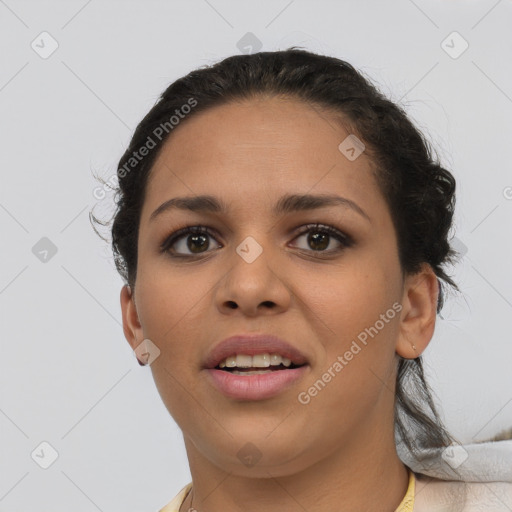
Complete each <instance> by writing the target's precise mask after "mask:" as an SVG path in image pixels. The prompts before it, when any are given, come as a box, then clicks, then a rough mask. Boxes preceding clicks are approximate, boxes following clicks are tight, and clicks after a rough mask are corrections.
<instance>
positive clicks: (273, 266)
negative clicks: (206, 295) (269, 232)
mask: <svg viewBox="0 0 512 512" xmlns="http://www.w3.org/2000/svg"><path fill="white" fill-rule="evenodd" d="M227 265H229V268H228V269H227V272H226V275H225V277H224V278H223V279H222V281H221V283H220V285H219V287H218V288H217V291H216V302H217V307H218V309H219V311H220V312H221V313H223V314H234V313H235V311H237V312H238V314H243V315H245V316H248V317H255V316H258V315H269V314H277V313H282V312H283V311H286V310H287V309H288V308H289V306H290V302H291V293H290V290H289V287H288V286H287V285H286V284H285V280H286V265H285V261H284V260H282V261H281V260H280V258H279V255H277V254H276V252H275V251H274V252H273V251H272V250H270V249H269V248H268V247H267V248H265V249H263V246H262V245H260V244H258V243H257V242H256V240H255V239H253V238H251V237H248V238H247V239H246V242H245V243H244V242H242V243H241V244H240V245H239V246H238V247H237V250H236V251H234V254H233V255H232V256H231V258H230V259H229V262H228V263H227Z"/></svg>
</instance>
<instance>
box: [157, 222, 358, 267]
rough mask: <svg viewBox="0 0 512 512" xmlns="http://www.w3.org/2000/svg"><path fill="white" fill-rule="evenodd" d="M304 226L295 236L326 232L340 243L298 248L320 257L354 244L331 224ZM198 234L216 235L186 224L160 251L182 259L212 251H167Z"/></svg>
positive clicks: (162, 245)
mask: <svg viewBox="0 0 512 512" xmlns="http://www.w3.org/2000/svg"><path fill="white" fill-rule="evenodd" d="M304 228H305V229H304V230H302V231H300V232H299V233H298V234H297V235H296V236H295V238H298V237H300V236H302V235H304V234H307V233H308V232H310V231H313V232H318V233H324V234H328V235H330V236H331V237H333V238H334V239H336V240H337V241H338V242H340V243H341V245H342V247H340V248H338V249H331V250H328V251H325V250H319V251H314V250H313V249H310V250H308V249H299V250H302V251H308V252H312V253H316V254H318V255H319V257H320V258H321V257H322V254H323V255H331V254H333V253H338V252H341V251H343V250H344V249H345V248H348V247H351V246H352V245H353V244H354V241H353V239H352V238H351V237H350V236H349V235H346V234H345V233H342V232H341V231H339V230H338V229H336V228H334V227H332V226H327V225H325V224H318V223H317V224H306V225H305V226H304ZM198 234H199V235H204V234H207V235H209V236H211V237H212V238H213V239H215V237H216V233H214V232H213V231H212V230H211V229H210V228H208V227H206V226H186V227H184V228H181V229H178V230H177V231H174V232H173V233H172V234H171V235H169V236H168V237H167V238H166V239H165V240H164V241H163V242H162V244H161V245H160V251H161V252H166V253H167V254H168V255H169V256H170V257H171V258H182V259H197V258H196V257H201V255H202V254H207V253H208V252H212V251H205V252H204V253H199V254H197V255H194V254H180V253H176V254H173V253H172V252H171V251H169V249H170V248H171V247H172V246H173V245H174V244H175V243H176V242H177V241H179V240H180V239H181V238H183V237H184V236H185V235H198ZM295 238H294V240H295Z"/></svg>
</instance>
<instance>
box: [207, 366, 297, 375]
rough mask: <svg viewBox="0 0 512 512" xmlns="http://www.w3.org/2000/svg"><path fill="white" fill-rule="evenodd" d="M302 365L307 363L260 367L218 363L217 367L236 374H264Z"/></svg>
mask: <svg viewBox="0 0 512 512" xmlns="http://www.w3.org/2000/svg"><path fill="white" fill-rule="evenodd" d="M301 366H305V365H303V364H301V365H296V364H293V363H290V364H289V365H288V366H285V365H284V364H283V363H280V364H279V365H277V366H269V367H267V368H260V367H250V368H239V367H237V366H235V367H227V366H224V367H223V368H221V367H220V365H217V366H216V367H215V369H216V370H222V371H225V372H229V373H232V374H234V375H263V374H264V373H272V372H278V371H282V370H293V369H295V368H300V367H301Z"/></svg>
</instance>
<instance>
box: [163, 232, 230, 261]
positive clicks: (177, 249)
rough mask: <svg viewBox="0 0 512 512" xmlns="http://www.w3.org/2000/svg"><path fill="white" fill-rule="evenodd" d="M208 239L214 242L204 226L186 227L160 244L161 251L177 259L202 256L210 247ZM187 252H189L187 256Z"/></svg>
mask: <svg viewBox="0 0 512 512" xmlns="http://www.w3.org/2000/svg"><path fill="white" fill-rule="evenodd" d="M209 237H211V238H213V239H214V240H215V236H214V233H213V231H211V230H210V229H209V228H207V227H205V226H187V227H185V228H182V229H179V230H177V231H175V232H174V233H171V235H169V236H168V237H167V238H166V239H165V240H164V242H163V243H162V245H161V251H162V252H167V253H168V254H169V255H170V256H171V257H177V258H180V257H189V256H194V255H195V254H203V253H205V252H207V251H206V249H208V248H209V247H210V243H209V241H208V238H209ZM220 247H222V246H220ZM171 249H172V250H171ZM187 250H188V251H190V252H189V253H188V254H187V252H186V251H187Z"/></svg>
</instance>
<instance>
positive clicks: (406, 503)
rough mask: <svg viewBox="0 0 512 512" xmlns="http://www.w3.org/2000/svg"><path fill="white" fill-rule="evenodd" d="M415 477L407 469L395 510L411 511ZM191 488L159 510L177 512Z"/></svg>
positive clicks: (185, 488)
mask: <svg viewBox="0 0 512 512" xmlns="http://www.w3.org/2000/svg"><path fill="white" fill-rule="evenodd" d="M415 482H416V479H415V477H414V473H413V472H412V471H411V470H409V486H408V488H407V492H406V493H405V496H404V499H403V500H402V501H401V502H400V505H398V508H397V509H396V510H395V512H412V510H413V506H414V487H415ZM191 488H192V482H191V483H188V484H187V485H186V486H185V487H183V489H181V491H180V492H179V493H178V494H177V495H176V496H175V497H174V499H173V500H172V501H171V502H170V503H168V504H167V505H166V506H165V507H164V508H162V509H161V510H160V511H159V512H179V510H180V507H181V505H182V504H183V501H185V498H186V497H187V494H188V493H189V492H190V489H191Z"/></svg>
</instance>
